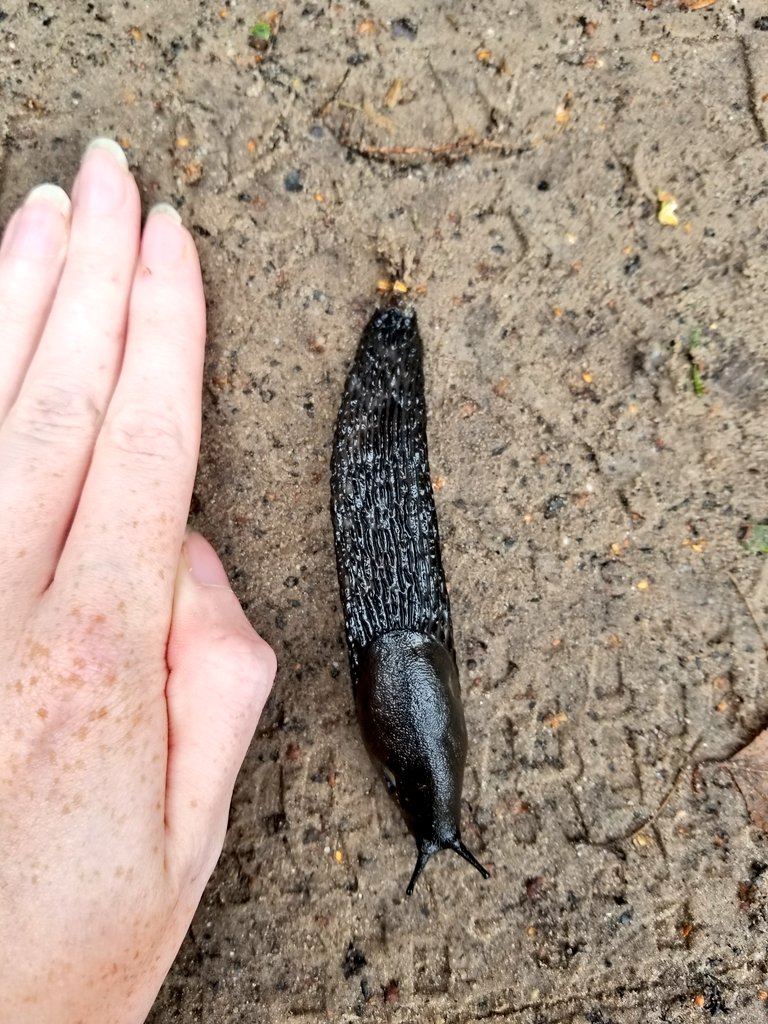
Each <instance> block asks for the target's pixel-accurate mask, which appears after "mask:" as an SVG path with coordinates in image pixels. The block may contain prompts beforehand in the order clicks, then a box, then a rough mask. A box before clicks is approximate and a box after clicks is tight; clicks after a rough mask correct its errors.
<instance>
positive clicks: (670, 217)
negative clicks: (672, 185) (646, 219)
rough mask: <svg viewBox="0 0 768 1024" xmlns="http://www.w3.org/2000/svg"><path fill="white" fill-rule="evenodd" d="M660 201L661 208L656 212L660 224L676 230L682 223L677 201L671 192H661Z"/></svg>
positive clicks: (659, 194)
mask: <svg viewBox="0 0 768 1024" xmlns="http://www.w3.org/2000/svg"><path fill="white" fill-rule="evenodd" d="M658 200H659V208H658V210H657V212H656V217H657V219H658V221H659V224H664V225H666V226H667V227H670V228H676V227H677V225H678V224H679V223H680V221H679V219H678V216H677V212H676V211H677V199H675V197H674V196H673V195H672V193H671V192H659V193H658Z"/></svg>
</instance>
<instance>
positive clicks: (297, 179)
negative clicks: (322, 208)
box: [283, 171, 304, 192]
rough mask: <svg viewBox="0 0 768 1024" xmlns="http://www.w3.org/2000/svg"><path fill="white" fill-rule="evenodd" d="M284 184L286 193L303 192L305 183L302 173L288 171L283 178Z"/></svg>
mask: <svg viewBox="0 0 768 1024" xmlns="http://www.w3.org/2000/svg"><path fill="white" fill-rule="evenodd" d="M283 184H284V185H285V191H286V192H303V191H304V181H303V179H302V177H301V171H288V173H287V174H286V176H285V177H284V178H283Z"/></svg>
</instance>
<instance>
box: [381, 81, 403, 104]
mask: <svg viewBox="0 0 768 1024" xmlns="http://www.w3.org/2000/svg"><path fill="white" fill-rule="evenodd" d="M402 94H403V80H402V78H396V79H395V80H394V82H393V83H392V85H390V87H389V88H388V89H387V95H386V96H385V97H384V106H385V107H386V108H387V109H388V110H392V109H393V108H394V107H396V106H397V104H398V103H399V102H400V97H401V96H402Z"/></svg>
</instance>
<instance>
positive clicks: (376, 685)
mask: <svg viewBox="0 0 768 1024" xmlns="http://www.w3.org/2000/svg"><path fill="white" fill-rule="evenodd" d="M331 513H332V518H333V528H334V539H335V543H336V562H337V568H338V574H339V586H340V590H341V601H342V606H343V609H344V621H345V627H346V635H347V647H348V651H349V663H350V672H351V676H352V685H353V689H354V693H355V704H356V708H357V713H358V718H359V721H360V727H361V730H362V734H363V740H364V742H365V745H366V748H367V750H368V753H369V754H370V756H371V758H372V760H373V761H374V763H375V764H376V765H377V766H379V767H380V769H381V771H382V774H383V776H384V780H385V782H386V784H387V788H388V789H389V791H390V793H391V794H392V796H393V797H394V798H395V800H396V801H397V803H398V804H399V806H400V808H401V810H402V812H403V816H404V818H405V821H406V824H407V825H408V827H409V829H410V830H411V832H412V833H413V835H414V838H415V839H416V843H417V846H418V849H419V859H418V861H417V864H416V869H415V871H414V874H413V877H412V879H411V883H410V885H409V887H408V892H409V893H410V892H412V891H413V885H414V883H415V881H416V878H417V877H418V875H419V873H420V872H421V870H422V869H423V867H424V865H425V864H426V862H427V860H428V859H429V857H430V856H431V855H432V854H433V853H435V852H436V851H437V850H440V849H448V848H450V849H453V850H455V851H456V852H457V853H459V854H460V855H461V856H462V857H464V858H465V859H466V860H469V861H470V863H472V864H473V865H474V866H475V867H476V868H477V869H478V870H479V871H481V873H482V874H484V875H485V876H486V877H487V872H485V869H484V868H482V867H481V865H479V864H478V863H477V861H476V860H475V859H474V857H473V856H472V855H471V854H470V853H469V851H468V850H467V849H466V847H464V845H463V843H462V842H461V835H460V827H459V825H460V814H461V787H462V781H463V777H464V763H465V760H466V753H467V731H466V726H465V723H464V711H463V708H462V704H461V696H460V687H459V677H458V671H457V668H456V657H455V654H454V647H453V630H452V627H451V612H450V605H449V602H448V591H447V589H446V585H445V574H444V572H443V566H442V561H441V558H440V538H439V534H438V528H437V514H436V512H435V503H434V499H433V497H432V482H431V479H430V474H429V458H428V452H427V432H426V408H425V402H424V375H423V370H422V345H421V338H420V336H419V332H418V327H417V323H416V315H415V313H413V312H407V311H402V310H400V309H386V310H378V311H377V312H376V313H374V315H373V317H372V318H371V320H370V322H369V323H368V325H367V327H366V328H365V331H364V332H363V336H362V338H361V340H360V345H359V347H358V350H357V354H356V356H355V359H354V362H353V364H352V367H351V369H350V372H349V376H348V378H347V383H346V387H345V390H344V397H343V399H342V402H341V408H340V409H339V415H338V419H337V421H336V433H335V437H334V443H333V457H332V461H331Z"/></svg>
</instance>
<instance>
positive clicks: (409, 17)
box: [0, 0, 768, 1024]
mask: <svg viewBox="0 0 768 1024" xmlns="http://www.w3.org/2000/svg"><path fill="white" fill-rule="evenodd" d="M688 6H689V7H690V6H692V5H691V4H690V3H689V4H688ZM693 6H695V4H694V5H693ZM699 8H700V9H695V10H686V9H684V5H682V6H679V5H678V3H677V0H675V2H666V0H664V2H660V3H659V2H658V0H657V2H656V3H652V2H650V0H649V2H647V3H637V2H632V0H624V2H616V0H584V2H582V3H576V4H574V3H573V2H569V3H564V2H562V0H556V2H549V3H544V2H539V3H533V2H530V0H506V2H505V3H493V2H491V0H476V2H475V3H469V2H463V0H457V2H452V3H449V2H446V3H435V2H433V3H426V4H422V5H417V4H414V3H411V4H410V5H408V4H406V3H405V2H404V0H394V2H393V3H384V2H382V0H370V2H362V0H361V2H352V0H345V2H339V3H328V2H325V0H322V2H320V0H318V2H312V0H301V2H295V0H285V3H284V6H283V8H282V21H281V23H280V24H279V26H277V25H276V23H273V32H274V29H275V28H277V33H276V35H274V37H273V38H272V39H271V40H270V42H269V44H268V45H267V48H266V50H265V51H264V52H260V51H259V50H257V49H255V48H253V47H252V46H250V45H249V30H250V28H251V26H253V25H254V24H255V23H256V22H258V21H260V20H263V19H264V17H265V16H266V15H267V14H268V13H269V11H268V8H266V7H265V8H260V7H259V5H258V4H256V3H250V2H249V3H245V2H242V0H237V2H235V0H232V2H225V0H219V2H202V0H200V2H183V0H165V2H164V3H161V4H160V3H148V2H144V3H139V2H133V0H125V2H121V3H108V2H106V0H94V2H90V3H84V2H83V3H74V2H68V3H54V2H53V0H41V2H39V3H27V2H18V0H0V70H1V71H2V79H1V81H2V90H3V92H2V96H3V100H2V110H1V112H0V124H1V125H2V136H1V138H2V143H1V145H2V152H1V154H0V156H1V157H2V163H1V167H2V179H1V186H2V187H1V192H0V215H1V216H2V219H5V217H7V215H8V213H9V212H10V210H11V209H12V207H13V205H14V204H15V203H16V202H17V201H18V200H19V198H20V197H21V196H22V195H23V193H24V192H25V190H26V189H27V188H28V187H30V186H31V185H32V184H34V183H36V182H37V181H39V180H43V179H45V178H51V177H52V178H53V179H54V180H56V181H59V182H61V183H62V184H68V183H69V182H70V180H71V178H72V175H73V173H74V170H75V167H76V162H77V160H78V155H79V153H80V150H81V148H82V146H83V144H84V143H85V142H86V141H87V140H88V139H89V138H90V137H91V136H93V135H95V134H100V133H109V134H113V135H114V136H115V137H116V138H118V139H119V140H120V141H121V142H122V143H123V145H124V146H125V147H126V149H127V152H128V154H129V157H130V160H131V163H132V166H133V167H134V169H135V170H136V173H137V175H138V178H139V181H140V183H141V188H142V192H143V196H144V199H145V201H146V203H147V204H150V203H151V202H153V201H156V200H159V199H170V200H171V201H172V202H173V203H175V204H176V205H177V206H178V207H179V209H180V210H181V212H182V214H183V216H184V218H185V220H186V222H187V223H188V224H189V225H191V227H192V229H193V231H194V233H195V235H196V237H197V239H198V241H199V246H200V251H201V254H202V260H203V265H204V269H205V276H206V280H207V287H208V297H209V308H210V351H209V356H208V366H207V383H206V389H205V433H204V441H203V453H202V459H201V466H200V474H199V480H198V484H197V488H196V496H195V503H194V507H193V521H194V523H195V525H196V526H198V527H199V528H201V529H203V530H204V531H205V532H206V533H207V535H208V536H209V537H210V538H211V539H212V540H213V542H214V543H215V544H216V545H217V546H218V547H219V549H220V550H221V551H223V553H224V557H225V560H226V563H227V565H228V567H229V569H230V570H231V572H232V574H233V577H234V581H235V586H236V589H237V591H238V593H239V595H240V597H241V598H242V601H243V603H244V604H245V606H246V607H247V609H248V612H249V614H250V616H251V618H252V621H253V622H254V624H255V625H256V626H257V627H258V628H259V629H260V630H261V631H262V632H263V634H264V636H265V637H266V638H267V639H268V640H269V641H270V642H271V643H272V644H273V645H274V646H275V648H276V650H277V652H278V656H279V659H280V665H281V668H280V672H279V677H278V681H277V685H276V689H275V692H274V695H273V697H272V699H271V701H270V704H269V707H268V710H267V712H266V714H265V717H264V720H263V724H262V727H261V729H260V732H259V735H258V737H257V739H256V741H255V742H254V744H253V747H252V750H251V753H250V755H249V757H248V759H247V761H246V764H245V767H244V769H243V772H242V775H241V777H240V781H239V784H238V788H237V793H236V798H235V802H234V806H233V811H232V825H231V830H230V834H229V838H228V842H227V846H226V850H225V853H224V855H223V858H222V861H221V864H220V866H219V869H218V870H217V872H216V874H215V876H214V878H213V880H212V882H211V884H210V886H209V888H208V890H207V893H206V896H205V900H204V903H203V905H202V907H201V909H200V911H199V913H198V915H197V917H196V920H195V922H194V925H193V927H192V930H191V933H190V935H189V938H188V940H187V942H186V944H185V945H184V948H183V950H182V953H181V955H180V957H179V960H178V962H177V964H176V966H175V968H174V970H173V972H172V974H171V976H170V977H169V979H168V981H167V983H166V985H165V987H164V989H163V991H162V993H161V995H160V998H159V1001H158V1004H157V1007H156V1010H155V1012H154V1013H153V1015H152V1018H151V1020H152V1024H170V1022H177V1021H178V1022H180V1024H192V1022H198V1021H204V1022H206V1024H234V1022H236V1021H238V1022H239V1021H248V1022H255V1024H262V1022H263V1024H278V1022H284V1021H290V1020H297V1021H303V1022H306V1024H314V1022H321V1021H333V1022H335V1024H347V1022H352V1021H356V1020H358V1019H362V1020H367V1021H371V1022H379V1021H397V1022H402V1024H411V1022H413V1024H416V1022H419V1024H421V1022H425V1024H437V1022H444V1024H474V1022H477V1021H486V1020H489V1021H509V1022H514V1024H561V1022H562V1024H565V1022H568V1024H640V1022H643V1024H649V1022H650V1024H654V1022H662V1021H664V1022H669V1024H672V1022H675V1024H682V1022H688V1021H691V1022H693V1021H700V1020H702V1019H708V1018H709V1017H710V1016H711V1017H717V1016H719V1015H723V1016H724V1015H726V1014H728V1015H729V1016H728V1019H729V1020H730V1021H732V1022H741V1021H746V1022H752V1021H755V1022H758V1021H764V1020H768V1002H767V1001H766V1000H768V996H766V995H765V993H763V995H762V996H761V992H763V989H764V988H765V989H768V979H766V933H767V930H768V868H767V867H766V864H767V863H768V842H767V841H766V836H765V834H764V833H763V832H762V831H760V830H759V829H757V828H755V827H754V826H752V825H751V824H750V819H749V815H748V814H747V811H746V809H745V805H744V801H743V800H742V798H741V795H740V793H739V790H738V789H737V788H736V787H735V785H734V783H733V778H732V776H731V774H730V773H729V771H728V770H727V769H726V768H724V767H723V766H722V764H720V763H719V762H720V761H721V760H722V759H723V758H726V757H727V756H729V755H730V754H732V753H733V752H735V751H737V750H738V749H739V748H740V747H741V746H742V745H743V744H744V743H746V742H748V741H749V740H750V739H752V737H753V736H755V735H756V734H757V733H758V732H759V731H760V729H761V728H762V727H763V726H764V725H765V724H766V722H767V721H768V687H766V685H765V680H766V651H765V643H764V638H765V635H766V632H768V607H767V605H768V568H766V565H767V559H766V556H765V555H764V554H761V553H760V552H758V551H756V550H750V546H749V543H748V542H749V537H747V543H746V544H745V542H744V536H743V534H744V530H745V528H746V527H748V526H749V525H750V524H755V523H759V522H760V521H761V520H762V519H764V518H765V517H766V515H768V502H767V501H766V487H765V481H766V476H767V475H768V466H767V465H766V462H767V459H766V414H765V408H766V399H767V398H768V380H767V377H766V369H767V368H768V346H767V345H766V339H765V331H764V328H763V320H764V313H763V303H764V299H765V295H766V286H767V285H768V272H767V265H766V258H767V257H766V247H767V242H766V239H768V234H767V233H766V232H767V231H768V204H767V202H766V199H767V197H768V166H767V161H768V149H767V148H766V139H767V138H768V100H766V94H768V31H765V30H764V29H768V5H766V4H765V3H751V2H744V3H742V2H733V3H731V2H728V0H716V2H714V3H710V4H709V5H705V4H701V3H700V4H699ZM761 18H763V21H762V22H761V21H760V20H759V19H761ZM761 24H762V25H763V28H760V27H759V26H760V25H761ZM398 80H399V82H400V83H401V84H400V85H397V84H395V83H397V81H398ZM659 190H661V191H666V192H668V193H669V194H671V195H673V196H674V197H676V199H677V201H678V204H679V205H678V210H677V215H678V218H679V224H678V226H677V227H673V226H664V225H662V224H660V223H659V220H658V217H657V213H658V209H659V203H658V192H659ZM401 261H402V262H403V264H404V266H405V268H406V270H407V274H406V278H407V281H408V283H409V284H410V285H411V287H412V289H413V292H414V293H415V302H416V304H417V308H418V313H419V317H420V322H421V327H422V334H423V336H424V339H425V344H426V347H427V376H428V400H429V406H430V416H431V421H430V422H431V427H430V429H431V433H430V443H431V452H432V470H433V474H434V478H435V482H436V491H437V501H438V507H439V513H440V517H441V527H442V533H443V548H444V559H445V562H446V567H447V571H448V574H449V577H450V585H451V593H452V600H453V610H454V620H455V627H456V632H457V641H458V649H459V658H460V667H461V670H462V678H463V685H464V695H465V705H466V713H467V719H468V728H469V732H470V758H469V760H470V764H469V769H468V776H467V781H466V786H465V798H466V800H465V803H466V806H465V818H464V821H465V826H464V828H465V838H466V840H467V842H468V844H470V845H472V847H473V848H474V849H475V850H476V852H477V853H478V855H479V856H480V857H481V858H482V859H483V860H484V861H485V862H486V863H487V864H488V865H489V866H492V868H493V875H494V877H493V879H492V880H491V881H490V882H488V883H483V882H482V880H481V879H480V878H479V876H477V875H476V874H475V873H474V872H472V871H471V870H470V869H469V868H468V867H467V866H466V865H464V864H462V863H461V862H460V861H459V860H458V858H455V857H452V856H450V855H448V854H443V855H442V856H441V857H439V858H436V859H435V861H434V862H433V863H432V864H430V866H429V869H428V871H427V874H426V875H425V877H424V878H423V879H422V881H421V883H420V885H419V887H418V889H417V893H416V895H415V896H414V897H413V898H412V899H410V900H406V899H405V898H404V889H405V885H406V882H407V879H408V875H409V872H410V870H411V867H412V863H413V860H414V848H413V844H412V840H411V838H410V837H409V836H408V835H407V834H406V832H405V829H404V827H403V825H402V823H401V821H400V818H399V816H398V814H397V811H396V809H395V808H394V807H393V806H392V805H391V804H390V803H389V802H388V799H387V797H386V794H385V792H384V790H383V787H382V785H381V784H380V782H379V781H378V780H377V779H376V778H374V775H373V772H372V770H371V768H370V766H369V764H368V762H367V760H366V757H365V754H364V751H363V748H362V745H361V741H360V738H359V735H358V731H357V727H356V723H355V720H354V715H353V708H352V703H351V695H350V689H349V678H348V672H347V666H346V655H345V651H344V647H343V636H342V619H341V611H340V606H339V603H338V598H337V592H336V576H335V569H334V563H333V550H332V542H331V531H330V523H329V516H328V459H329V444H330V438H331V432H332V427H333V422H334V417H335V414H336V410H337V408H338V403H339V398H340V394H341V389H342V385H343V380H344V375H345V368H346V366H347V365H348V362H349V360H350V358H351V355H352V352H353V349H354V346H355V344H356V340H357V337H358V335H359V332H360V329H361V327H362V325H363V324H364V322H365V320H366V319H367V317H368V315H369V313H370V311H371V310H372V309H373V307H374V305H375V302H376V291H375V289H376V282H377V280H378V279H379V278H381V277H382V276H386V274H387V272H388V271H389V269H390V267H391V266H392V264H393V263H399V262H401ZM697 392H698V393H697ZM754 547H755V545H754V544H752V548H754ZM761 630H762V633H761Z"/></svg>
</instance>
